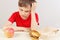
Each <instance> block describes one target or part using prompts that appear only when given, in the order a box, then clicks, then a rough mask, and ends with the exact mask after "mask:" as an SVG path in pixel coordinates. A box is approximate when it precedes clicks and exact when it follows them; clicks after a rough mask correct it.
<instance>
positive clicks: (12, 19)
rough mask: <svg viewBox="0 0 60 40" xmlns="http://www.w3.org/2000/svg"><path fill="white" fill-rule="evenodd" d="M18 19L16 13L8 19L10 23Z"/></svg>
mask: <svg viewBox="0 0 60 40" xmlns="http://www.w3.org/2000/svg"><path fill="white" fill-rule="evenodd" d="M15 19H16V13H13V14H12V15H11V16H10V18H9V19H8V21H10V22H11V23H13V22H15Z"/></svg>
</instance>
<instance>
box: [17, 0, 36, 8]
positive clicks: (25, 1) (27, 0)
mask: <svg viewBox="0 0 60 40" xmlns="http://www.w3.org/2000/svg"><path fill="white" fill-rule="evenodd" d="M33 2H36V1H35V0H19V1H18V6H20V7H27V5H30V6H32V3H33Z"/></svg>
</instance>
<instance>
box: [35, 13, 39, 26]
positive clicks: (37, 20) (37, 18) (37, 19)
mask: <svg viewBox="0 0 60 40" xmlns="http://www.w3.org/2000/svg"><path fill="white" fill-rule="evenodd" d="M35 16H36V22H37V24H38V25H39V17H38V14H37V13H35Z"/></svg>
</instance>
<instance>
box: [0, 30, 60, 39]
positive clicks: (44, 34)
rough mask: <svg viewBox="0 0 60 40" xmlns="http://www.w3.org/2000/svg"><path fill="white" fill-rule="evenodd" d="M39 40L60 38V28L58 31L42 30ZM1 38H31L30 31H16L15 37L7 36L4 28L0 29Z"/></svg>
mask: <svg viewBox="0 0 60 40" xmlns="http://www.w3.org/2000/svg"><path fill="white" fill-rule="evenodd" d="M41 33H42V36H41V37H40V38H39V40H60V30H59V31H58V32H57V33H54V32H53V33H52V32H41ZM0 40H31V38H30V36H29V33H28V32H15V34H14V37H13V38H7V37H5V35H4V32H3V30H2V29H0Z"/></svg>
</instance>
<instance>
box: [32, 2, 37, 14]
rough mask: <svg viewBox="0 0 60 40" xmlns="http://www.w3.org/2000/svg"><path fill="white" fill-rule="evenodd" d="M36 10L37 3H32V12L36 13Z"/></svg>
mask: <svg viewBox="0 0 60 40" xmlns="http://www.w3.org/2000/svg"><path fill="white" fill-rule="evenodd" d="M35 9H36V3H32V7H31V12H32V13H34V12H35Z"/></svg>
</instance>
